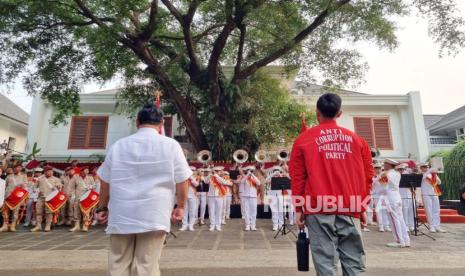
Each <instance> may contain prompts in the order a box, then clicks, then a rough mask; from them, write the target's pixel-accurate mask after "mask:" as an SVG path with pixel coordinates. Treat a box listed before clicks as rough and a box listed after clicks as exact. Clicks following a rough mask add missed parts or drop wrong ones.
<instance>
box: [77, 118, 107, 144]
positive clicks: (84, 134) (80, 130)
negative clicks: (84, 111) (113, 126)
mask: <svg viewBox="0 0 465 276" xmlns="http://www.w3.org/2000/svg"><path fill="white" fill-rule="evenodd" d="M107 131H108V116H73V118H72V120H71V130H70V133H69V141H68V149H105V148H106V143H107Z"/></svg>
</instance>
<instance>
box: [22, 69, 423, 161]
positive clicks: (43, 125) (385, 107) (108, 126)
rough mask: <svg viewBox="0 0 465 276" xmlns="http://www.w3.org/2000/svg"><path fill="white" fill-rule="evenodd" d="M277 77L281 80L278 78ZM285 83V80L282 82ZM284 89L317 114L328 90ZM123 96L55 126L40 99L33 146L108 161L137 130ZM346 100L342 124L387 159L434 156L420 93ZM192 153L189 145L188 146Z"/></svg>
mask: <svg viewBox="0 0 465 276" xmlns="http://www.w3.org/2000/svg"><path fill="white" fill-rule="evenodd" d="M273 74H275V75H276V72H274V73H273ZM281 79H282V80H283V78H282V76H281ZM283 85H285V86H286V87H291V88H292V89H291V93H292V95H293V96H294V97H295V98H297V99H298V100H299V101H300V102H304V103H306V104H307V105H308V106H309V109H314V107H315V104H316V103H315V102H316V99H317V98H318V95H320V94H321V93H322V92H324V90H325V87H322V86H318V85H311V86H307V87H303V86H301V85H300V84H298V83H297V84H294V82H293V81H292V82H289V78H284V81H283ZM116 92H117V90H108V91H101V92H96V93H91V94H82V95H81V103H80V104H81V112H82V114H83V115H82V116H73V117H72V118H70V119H69V120H68V123H67V124H66V125H60V126H58V127H54V126H51V125H50V124H49V120H50V118H51V117H52V116H53V113H54V110H53V108H52V107H51V105H50V104H48V103H46V102H44V101H43V100H41V99H40V98H39V97H36V98H35V99H34V101H33V106H32V112H31V121H30V126H29V132H28V144H29V145H32V144H34V142H37V143H38V145H39V148H41V152H40V155H41V156H40V158H41V159H47V160H56V161H59V160H61V161H63V160H67V159H69V158H70V157H71V158H72V159H78V160H79V159H80V160H88V159H92V157H91V156H93V155H104V154H105V152H106V149H108V147H109V146H110V145H111V144H112V143H114V142H115V141H116V140H118V139H120V138H122V137H124V136H127V135H129V134H131V133H133V132H134V131H135V130H136V127H135V124H134V121H133V120H131V119H128V118H127V117H126V116H125V115H120V114H118V110H115V94H116ZM339 93H340V95H341V96H342V99H343V112H344V115H343V116H342V118H341V119H340V124H341V125H342V126H344V127H347V128H349V129H352V130H355V131H356V132H358V133H359V134H360V135H361V136H363V137H364V138H366V139H367V141H368V142H369V143H370V145H371V146H372V147H376V148H378V149H379V150H380V152H381V157H383V158H384V157H390V158H397V159H406V158H407V156H408V154H409V153H411V154H412V157H413V158H415V159H417V160H420V161H423V160H425V159H426V158H427V156H428V155H429V152H428V143H427V136H426V131H425V126H424V122H423V114H422V108H421V100H420V93H419V92H411V93H408V94H406V95H367V94H362V93H357V92H352V91H346V90H342V91H339ZM165 121H166V122H165V130H166V133H167V134H168V135H169V136H171V137H174V138H177V139H178V140H181V142H186V141H183V139H185V136H184V135H183V132H182V130H179V129H178V123H177V120H176V119H173V118H171V117H168V118H165ZM182 145H183V147H189V144H188V143H182ZM94 160H95V159H94Z"/></svg>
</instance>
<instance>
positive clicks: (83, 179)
mask: <svg viewBox="0 0 465 276" xmlns="http://www.w3.org/2000/svg"><path fill="white" fill-rule="evenodd" d="M71 185H74V189H75V191H76V194H75V195H76V196H75V200H74V206H73V216H74V227H73V228H71V229H70V230H69V231H70V232H75V231H79V230H80V229H81V227H80V225H81V224H80V223H81V217H83V219H82V220H83V224H82V231H84V232H87V231H88V230H89V225H90V224H91V221H90V214H87V215H85V216H81V209H80V206H79V200H80V198H81V196H82V195H83V194H85V193H86V192H87V191H89V190H92V189H95V182H94V178H93V177H92V176H90V175H89V168H88V167H82V168H80V173H79V175H77V176H75V177H74V178H73V179H72V184H71Z"/></svg>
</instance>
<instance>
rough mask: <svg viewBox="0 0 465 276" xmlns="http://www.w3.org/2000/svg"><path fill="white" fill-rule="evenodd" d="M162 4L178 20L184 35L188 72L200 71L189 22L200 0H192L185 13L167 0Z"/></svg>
mask: <svg viewBox="0 0 465 276" xmlns="http://www.w3.org/2000/svg"><path fill="white" fill-rule="evenodd" d="M162 2H163V4H165V6H166V7H167V8H168V10H169V11H170V13H171V14H172V15H173V16H174V17H175V18H176V19H177V20H178V21H179V23H180V24H181V27H182V33H183V35H184V43H185V44H186V49H187V55H188V56H189V59H190V63H189V71H190V72H189V74H191V75H197V74H198V72H200V65H199V60H198V58H197V55H196V53H195V45H194V42H193V39H192V34H191V24H192V19H193V18H194V15H195V12H196V11H197V7H198V6H199V4H200V0H192V1H191V3H190V4H189V9H188V11H187V14H186V15H182V14H181V13H180V12H179V11H178V10H177V9H176V7H175V6H174V5H173V4H172V3H171V2H170V1H169V0H162Z"/></svg>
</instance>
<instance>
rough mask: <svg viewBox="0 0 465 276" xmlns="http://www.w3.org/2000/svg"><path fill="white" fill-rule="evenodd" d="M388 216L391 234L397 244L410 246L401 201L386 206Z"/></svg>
mask: <svg viewBox="0 0 465 276" xmlns="http://www.w3.org/2000/svg"><path fill="white" fill-rule="evenodd" d="M388 216H389V221H390V222H391V227H392V234H393V236H394V239H396V242H397V243H400V244H403V245H405V244H410V237H409V235H408V228H407V225H405V222H404V217H403V214H402V201H397V202H391V203H389V204H388Z"/></svg>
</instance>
